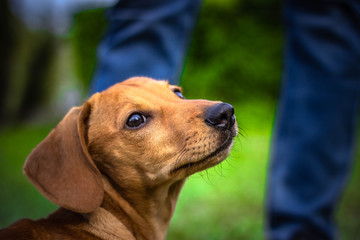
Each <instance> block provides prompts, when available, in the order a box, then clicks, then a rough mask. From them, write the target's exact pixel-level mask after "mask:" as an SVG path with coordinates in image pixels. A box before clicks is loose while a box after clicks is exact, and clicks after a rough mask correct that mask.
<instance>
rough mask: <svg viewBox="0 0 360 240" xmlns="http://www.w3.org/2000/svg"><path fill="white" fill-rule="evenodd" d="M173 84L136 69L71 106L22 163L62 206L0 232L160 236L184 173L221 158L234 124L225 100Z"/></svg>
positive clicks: (6, 235) (9, 235) (127, 238)
mask: <svg viewBox="0 0 360 240" xmlns="http://www.w3.org/2000/svg"><path fill="white" fill-rule="evenodd" d="M179 92H180V88H179V87H176V86H171V85H169V84H168V83H167V82H163V81H154V80H152V79H149V78H142V77H141V78H132V79H129V80H127V81H125V82H123V83H119V84H116V85H114V86H113V87H111V88H109V89H108V90H106V91H104V92H102V93H96V94H95V95H93V96H92V97H91V98H90V99H89V100H88V101H87V102H85V103H84V104H83V105H82V106H80V107H74V108H72V109H71V110H70V111H69V113H68V114H67V115H66V116H65V117H64V119H63V120H62V121H61V122H60V123H59V124H58V125H57V126H56V127H55V128H54V129H53V130H52V131H51V132H50V134H49V135H48V136H47V137H46V138H45V139H44V140H43V141H42V142H41V143H40V144H39V145H38V146H37V147H36V148H35V149H34V150H33V151H32V152H31V154H30V155H29V157H28V158H27V160H26V163H25V166H24V172H25V174H26V176H27V177H28V178H29V179H30V181H31V182H32V183H33V184H34V185H35V186H36V188H37V189H38V190H39V191H40V192H41V193H42V194H43V195H44V196H45V197H46V198H48V199H49V200H50V201H52V202H54V203H55V204H57V205H59V206H60V208H59V209H58V210H57V211H56V212H54V213H52V214H51V215H49V216H48V217H47V218H46V219H40V220H37V221H32V220H28V219H23V220H20V221H18V222H16V223H14V224H13V225H11V226H10V227H8V228H5V229H3V230H0V239H2V240H4V239H52V240H54V239H76V240H79V239H117V240H118V239H124V240H131V239H155V240H157V239H165V238H166V233H167V228H168V225H169V222H170V218H171V216H172V214H173V212H174V209H175V204H176V201H177V198H178V195H179V192H180V189H181V188H182V186H183V184H184V182H185V180H186V178H187V177H188V176H189V175H191V174H193V173H195V172H198V171H201V170H204V169H206V168H209V167H211V166H214V165H216V164H218V163H220V162H221V161H222V160H223V159H225V158H226V156H227V155H228V154H229V151H230V148H231V145H232V139H233V137H234V136H235V135H236V134H237V126H236V122H235V118H234V115H233V112H232V113H231V111H233V110H231V109H232V108H231V109H230V107H231V106H230V105H227V104H223V103H220V102H213V101H207V100H184V99H182V98H181V95H180V97H179V96H177V95H179ZM229 106H230V107H229ZM224 108H226V109H225V110H224ZM134 114H135V117H134V118H133V119H132V120H133V121H130V120H129V117H130V118H131V116H134ZM136 114H138V115H136ZM129 121H130V123H129ZM139 123H140V124H139ZM138 124H139V125H138ZM134 125H135V126H134Z"/></svg>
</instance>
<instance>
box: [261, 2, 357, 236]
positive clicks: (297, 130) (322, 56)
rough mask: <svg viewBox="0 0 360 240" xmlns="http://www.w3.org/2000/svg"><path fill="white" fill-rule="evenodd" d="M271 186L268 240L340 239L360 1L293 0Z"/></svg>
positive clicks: (351, 143)
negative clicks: (338, 210) (340, 204)
mask: <svg viewBox="0 0 360 240" xmlns="http://www.w3.org/2000/svg"><path fill="white" fill-rule="evenodd" d="M285 20H286V24H287V34H286V43H285V44H286V45H285V62H284V71H283V78H284V79H283V80H284V81H283V83H284V85H283V89H282V95H281V98H280V102H279V105H278V110H277V120H276V125H275V129H274V135H273V140H272V154H271V161H270V165H269V173H268V186H267V187H268V188H267V199H266V200H267V202H266V210H267V220H268V221H267V229H266V235H267V236H266V237H267V238H268V239H271V240H285V239H286V240H290V239H306V240H311V239H316V240H325V239H334V238H336V236H337V233H336V227H335V224H334V211H335V210H336V204H337V202H338V200H339V198H340V196H341V194H342V191H343V189H344V186H345V184H346V180H347V178H348V175H349V172H350V171H349V170H350V169H351V166H352V159H353V158H354V154H355V137H356V136H355V135H356V125H357V113H358V107H359V96H360V2H359V1H358V0H357V1H353V0H296V1H295V0H291V1H287V2H286V5H285Z"/></svg>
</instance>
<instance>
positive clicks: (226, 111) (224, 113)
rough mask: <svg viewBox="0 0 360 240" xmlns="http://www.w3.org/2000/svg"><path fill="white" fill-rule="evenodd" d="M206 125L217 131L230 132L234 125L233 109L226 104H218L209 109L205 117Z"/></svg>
mask: <svg viewBox="0 0 360 240" xmlns="http://www.w3.org/2000/svg"><path fill="white" fill-rule="evenodd" d="M205 122H206V124H207V125H209V126H212V127H215V128H217V129H219V130H222V131H225V130H230V129H231V128H232V126H234V124H235V115H234V108H233V106H231V105H230V104H228V103H219V104H216V105H214V106H212V107H210V108H209V109H208V110H207V112H206V116H205Z"/></svg>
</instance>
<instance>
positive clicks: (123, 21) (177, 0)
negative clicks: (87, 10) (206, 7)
mask: <svg viewBox="0 0 360 240" xmlns="http://www.w3.org/2000/svg"><path fill="white" fill-rule="evenodd" d="M200 7H201V0H172V1H168V0H146V1H141V0H120V1H119V2H118V3H117V4H116V5H115V6H114V7H112V8H111V9H110V10H109V11H108V19H109V25H110V26H109V29H108V32H107V33H106V34H105V38H104V39H103V41H102V43H101V44H100V46H99V49H98V62H97V66H98V67H97V69H96V71H95V74H94V78H93V81H92V85H91V87H90V92H91V93H94V92H98V91H102V90H104V89H106V88H108V87H109V86H111V85H113V84H115V83H117V82H121V81H123V80H125V79H127V78H129V77H133V76H147V77H152V78H155V79H165V80H169V82H170V83H173V84H178V83H179V81H180V76H181V73H182V69H183V65H184V59H185V54H186V50H187V48H188V44H189V39H190V37H191V34H192V30H193V27H194V24H195V22H196V20H197V15H198V13H199V11H200Z"/></svg>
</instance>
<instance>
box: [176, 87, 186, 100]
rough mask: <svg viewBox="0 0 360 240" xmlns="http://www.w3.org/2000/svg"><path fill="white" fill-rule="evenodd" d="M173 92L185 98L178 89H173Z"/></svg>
mask: <svg viewBox="0 0 360 240" xmlns="http://www.w3.org/2000/svg"><path fill="white" fill-rule="evenodd" d="M174 93H175V94H176V95H177V96H178V97H179V98H181V99H185V97H184V96H183V95H182V93H181V92H180V91H179V90H178V89H175V90H174Z"/></svg>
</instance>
